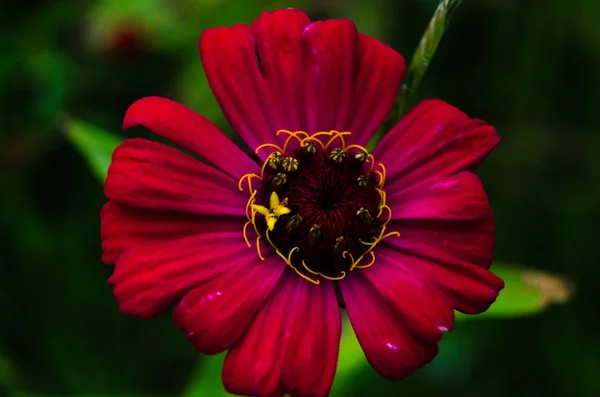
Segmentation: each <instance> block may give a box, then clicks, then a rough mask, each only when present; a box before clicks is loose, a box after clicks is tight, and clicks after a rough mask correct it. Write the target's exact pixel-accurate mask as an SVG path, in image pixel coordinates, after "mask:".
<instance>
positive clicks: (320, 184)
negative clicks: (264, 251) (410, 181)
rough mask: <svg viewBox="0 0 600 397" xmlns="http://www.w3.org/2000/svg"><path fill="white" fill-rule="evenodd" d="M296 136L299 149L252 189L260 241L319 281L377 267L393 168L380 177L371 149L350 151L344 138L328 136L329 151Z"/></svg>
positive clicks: (278, 160)
mask: <svg viewBox="0 0 600 397" xmlns="http://www.w3.org/2000/svg"><path fill="white" fill-rule="evenodd" d="M285 132H287V131H285ZM288 133H289V134H290V136H292V137H295V138H297V139H298V142H299V145H296V146H295V147H293V148H292V147H290V146H291V145H288V144H287V143H286V145H285V146H284V148H280V150H276V151H274V152H273V153H271V155H270V156H269V157H268V158H267V160H266V161H265V163H264V164H263V169H262V175H261V176H260V177H258V176H256V177H257V178H259V179H260V180H261V182H260V184H259V186H257V187H256V189H255V190H253V189H252V188H251V197H250V200H249V211H250V212H249V222H248V223H247V225H246V226H248V225H249V224H252V225H253V226H254V229H255V232H256V233H258V236H259V239H260V238H262V237H264V238H265V239H266V240H267V241H268V242H269V243H270V244H271V245H272V247H273V248H274V249H275V250H276V251H277V253H278V254H279V255H280V256H281V257H282V258H283V259H284V261H285V262H287V264H288V265H290V266H291V267H293V268H294V270H296V272H297V273H298V274H300V275H302V276H303V277H304V278H307V279H308V280H310V281H312V282H317V283H318V276H321V277H324V278H327V279H334V280H335V279H341V278H343V277H344V276H345V274H346V272H347V271H350V270H354V268H356V267H358V268H360V267H367V266H370V265H371V264H372V262H373V260H374V253H373V252H372V249H373V247H374V246H375V244H377V243H378V242H379V241H380V240H381V239H382V238H385V237H387V235H385V236H384V233H385V225H386V224H387V219H389V215H390V213H389V207H387V206H386V205H385V193H384V192H383V190H382V186H383V181H384V178H385V168H383V167H381V168H382V170H383V172H380V171H376V170H374V164H373V160H374V159H373V157H372V156H370V155H369V154H368V153H367V152H366V150H365V149H364V148H362V147H360V146H356V145H351V146H348V147H346V145H345V142H344V139H343V133H339V132H333V131H332V132H331V133H327V134H329V135H330V136H331V140H330V141H329V143H327V144H324V143H322V142H321V141H320V140H318V139H316V138H313V137H314V135H313V137H310V136H308V134H305V133H291V132H288ZM299 134H300V135H299ZM323 134H324V133H323ZM336 138H337V139H336ZM338 140H339V142H337V143H338V144H336V141H338ZM288 143H289V140H288ZM269 146H274V145H270V144H269ZM259 149H260V148H259ZM242 179H244V178H242ZM240 182H241V181H240ZM248 182H249V183H250V177H249V176H248ZM255 184H256V183H255ZM386 209H387V211H386ZM245 231H246V229H245ZM388 235H389V234H388ZM258 248H259V255H261V254H260V247H258ZM369 254H370V255H369ZM261 256H262V255H261ZM363 259H364V260H363ZM369 262H370V263H369Z"/></svg>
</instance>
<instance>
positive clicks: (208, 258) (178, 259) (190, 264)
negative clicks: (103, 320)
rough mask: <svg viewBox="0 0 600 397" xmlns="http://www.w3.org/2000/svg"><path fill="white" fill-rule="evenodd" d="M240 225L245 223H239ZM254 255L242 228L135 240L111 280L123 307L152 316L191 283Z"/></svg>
mask: <svg viewBox="0 0 600 397" xmlns="http://www.w3.org/2000/svg"><path fill="white" fill-rule="evenodd" d="M240 226H241V224H240ZM254 261H256V252H255V251H254V250H252V249H250V248H248V246H247V245H246V243H245V242H244V239H243V238H242V235H241V233H240V232H239V230H238V231H236V232H232V233H224V232H221V233H210V234H201V235H198V236H191V237H187V238H182V239H178V240H173V241H168V242H164V243H159V244H146V245H137V246H134V247H132V248H130V249H128V250H127V251H125V252H124V253H123V254H122V255H121V256H120V257H119V259H118V261H117V263H116V266H115V271H114V273H113V275H112V277H111V278H110V280H109V283H110V284H111V285H112V286H113V292H114V294H115V297H116V299H117V301H118V302H119V307H120V310H121V311H122V312H123V313H126V314H129V315H132V316H136V317H142V318H150V317H152V316H155V315H156V314H158V313H160V312H162V311H163V310H165V309H166V308H167V307H168V306H169V305H170V304H171V303H172V302H173V301H174V300H176V299H178V298H180V297H182V296H183V295H184V294H185V293H186V292H187V291H189V290H190V289H192V288H194V287H196V286H198V285H202V284H203V283H206V282H208V281H210V280H212V279H213V278H215V277H217V276H218V275H219V274H221V273H223V272H225V271H226V270H227V269H229V268H231V267H233V266H238V267H241V266H242V265H246V266H247V265H248V264H250V263H253V262H254Z"/></svg>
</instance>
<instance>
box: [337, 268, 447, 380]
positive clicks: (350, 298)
mask: <svg viewBox="0 0 600 397" xmlns="http://www.w3.org/2000/svg"><path fill="white" fill-rule="evenodd" d="M339 285H340V289H341V291H342V296H343V297H344V302H345V304H346V308H347V310H348V317H349V318H350V322H351V323H352V327H353V328H354V332H355V333H356V337H357V339H358V342H359V343H360V345H361V347H362V349H363V351H364V353H365V356H366V357H367V360H368V361H369V363H370V364H371V366H372V367H373V368H374V369H375V370H376V371H377V372H379V374H381V376H383V377H385V378H386V379H389V380H399V379H402V378H405V377H407V376H409V375H411V374H412V373H413V372H414V371H415V370H417V369H418V368H420V367H422V366H423V365H425V364H427V363H428V362H430V361H431V360H432V359H433V358H434V357H435V355H436V354H437V352H438V346H437V343H436V342H435V341H427V340H424V339H417V338H415V337H414V336H413V335H412V334H411V332H409V330H408V328H407V326H406V324H405V322H404V320H403V318H402V317H401V316H399V315H398V313H397V310H396V309H395V308H394V307H393V306H392V305H390V303H389V302H387V301H386V300H385V299H384V298H383V297H382V296H381V294H380V293H379V292H378V291H377V289H375V287H374V286H373V285H372V284H371V283H370V282H369V281H368V279H367V278H366V277H365V276H364V275H362V274H361V272H360V271H359V272H352V273H350V274H348V275H347V276H346V278H345V279H344V280H342V282H340V283H339Z"/></svg>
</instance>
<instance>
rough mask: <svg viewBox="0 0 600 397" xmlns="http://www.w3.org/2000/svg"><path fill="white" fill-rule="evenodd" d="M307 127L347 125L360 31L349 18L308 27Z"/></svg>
mask: <svg viewBox="0 0 600 397" xmlns="http://www.w3.org/2000/svg"><path fill="white" fill-rule="evenodd" d="M303 40H304V42H305V43H306V44H305V45H306V46H307V68H308V69H307V70H308V72H309V73H308V76H307V77H308V80H307V81H306V86H305V87H306V88H305V89H306V94H307V98H306V100H307V103H308V106H307V112H306V123H307V129H308V131H311V132H316V131H329V130H338V131H344V130H345V129H346V127H348V121H349V117H350V114H349V112H350V110H351V109H350V106H351V102H352V91H353V88H354V87H353V79H354V62H355V61H354V60H355V55H356V46H357V32H356V26H354V23H353V22H352V21H350V20H348V19H340V20H327V21H319V22H314V23H312V24H310V25H308V26H307V27H306V29H305V30H304V33H303Z"/></svg>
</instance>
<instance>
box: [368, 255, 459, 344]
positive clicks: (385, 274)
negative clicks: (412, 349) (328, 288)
mask: <svg viewBox="0 0 600 397" xmlns="http://www.w3.org/2000/svg"><path fill="white" fill-rule="evenodd" d="M386 253H389V251H388V252H383V253H380V252H379V251H377V259H376V264H375V265H373V266H371V267H369V268H367V269H362V270H361V271H360V275H361V276H362V277H364V278H365V279H366V280H368V282H369V283H371V284H372V286H373V287H374V288H375V289H376V290H377V291H378V292H379V294H380V295H381V296H382V297H383V299H384V300H385V301H386V303H387V304H388V305H389V306H390V307H391V308H392V309H394V310H395V312H396V316H399V317H400V319H401V321H402V323H403V324H404V326H405V327H406V328H407V329H408V330H409V331H410V332H411V333H412V334H413V336H414V337H415V338H419V339H427V340H433V341H437V340H440V339H442V334H443V332H446V331H449V330H451V329H452V328H453V327H454V302H453V301H452V300H451V299H450V298H449V297H448V296H447V295H446V294H445V293H444V292H443V291H442V290H440V289H439V288H438V287H437V286H436V285H435V284H433V283H432V282H430V281H429V280H428V279H427V277H426V275H423V274H422V273H419V272H417V271H415V270H414V269H411V268H410V267H406V266H403V265H402V264H401V263H400V262H398V261H397V260H396V259H395V257H394V256H391V255H389V254H388V255H385V254H386Z"/></svg>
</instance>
